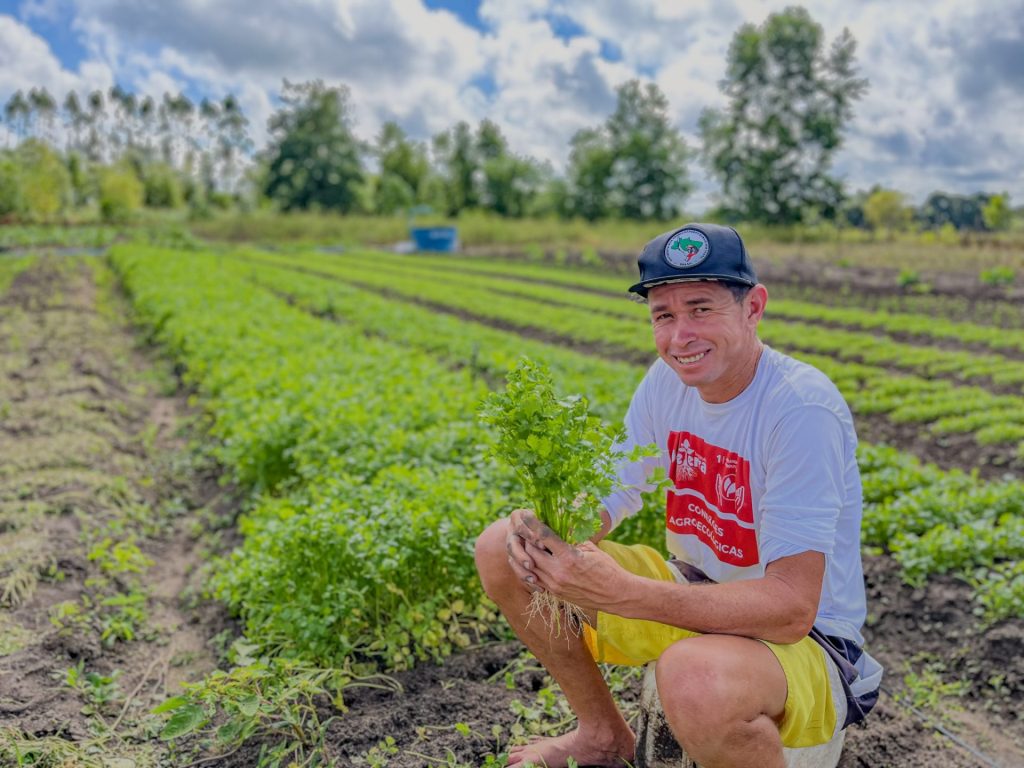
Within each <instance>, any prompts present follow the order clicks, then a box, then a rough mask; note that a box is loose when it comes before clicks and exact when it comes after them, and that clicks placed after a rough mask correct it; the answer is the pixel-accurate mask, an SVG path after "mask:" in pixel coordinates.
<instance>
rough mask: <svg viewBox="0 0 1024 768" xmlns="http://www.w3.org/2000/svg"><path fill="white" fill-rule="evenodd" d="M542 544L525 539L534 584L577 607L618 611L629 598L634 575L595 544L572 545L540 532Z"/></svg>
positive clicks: (610, 611)
mask: <svg viewBox="0 0 1024 768" xmlns="http://www.w3.org/2000/svg"><path fill="white" fill-rule="evenodd" d="M541 542H542V543H543V546H542V547H538V546H535V545H534V544H533V543H531V542H527V543H526V551H527V553H528V554H529V555H530V558H531V559H532V560H533V568H532V571H533V573H534V575H535V576H536V579H537V582H536V585H537V586H538V587H541V588H543V589H546V590H547V591H548V592H550V593H551V594H553V595H555V596H556V597H559V598H561V599H563V600H566V601H568V602H570V603H574V604H575V605H578V606H579V607H580V608H585V609H591V610H602V611H605V612H606V613H617V612H618V611H617V610H615V609H616V606H617V605H619V604H622V603H624V602H627V601H628V594H629V590H630V588H631V586H632V581H633V579H634V578H635V577H634V576H633V575H632V574H630V573H629V572H628V571H626V570H625V569H624V568H623V567H622V566H620V565H619V564H618V563H617V562H615V560H614V559H613V558H612V557H611V556H610V555H608V554H606V553H605V552H602V551H601V549H600V548H598V546H597V545H596V544H594V543H593V542H590V541H586V542H584V543H582V544H579V545H577V546H575V547H574V546H571V545H570V544H567V543H566V542H564V541H563V540H562V539H560V538H558V537H557V536H555V535H553V534H552V535H550V536H542V538H541Z"/></svg>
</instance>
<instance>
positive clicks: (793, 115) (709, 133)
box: [700, 7, 867, 224]
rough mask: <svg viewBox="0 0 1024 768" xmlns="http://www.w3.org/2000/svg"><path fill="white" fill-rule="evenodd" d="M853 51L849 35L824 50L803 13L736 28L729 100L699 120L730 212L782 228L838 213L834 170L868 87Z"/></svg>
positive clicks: (820, 34)
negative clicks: (808, 215)
mask: <svg viewBox="0 0 1024 768" xmlns="http://www.w3.org/2000/svg"><path fill="white" fill-rule="evenodd" d="M855 48H856V42H855V41H854V38H853V35H851V34H850V32H849V31H848V30H845V29H844V30H843V31H842V33H840V35H839V36H838V37H837V38H836V39H835V40H834V41H833V42H832V44H831V46H830V47H829V48H828V49H827V50H826V47H825V34H824V31H823V30H822V28H821V26H820V25H819V24H818V23H817V22H815V21H814V19H812V18H811V16H810V14H809V13H808V12H807V11H806V10H805V9H804V8H801V7H790V8H786V9H785V10H783V11H780V12H778V13H773V14H771V15H769V16H768V18H767V19H766V20H765V21H764V23H763V24H761V25H760V26H754V25H753V24H744V25H743V26H741V27H740V28H739V30H738V31H737V32H736V34H735V35H734V37H733V39H732V43H731V45H730V47H729V53H728V57H727V62H726V74H725V79H724V80H723V81H722V83H721V87H722V91H723V93H724V94H725V95H726V97H727V98H728V104H727V105H726V106H725V107H724V108H723V109H708V110H705V111H704V112H703V114H702V115H701V117H700V133H701V137H702V140H703V152H704V160H705V162H706V163H707V165H708V167H709V169H710V170H711V172H712V173H713V174H714V175H715V176H716V177H717V178H718V179H719V180H720V181H721V183H722V198H723V199H722V202H723V207H724V208H725V209H726V210H728V211H731V212H733V213H734V214H736V215H739V216H741V217H743V218H746V219H750V220H756V221H763V222H769V223H780V224H791V223H795V222H798V221H800V220H801V219H802V217H803V216H804V214H805V212H806V211H808V210H809V209H810V210H816V211H817V212H818V213H819V214H822V215H825V216H826V217H828V216H832V215H834V214H835V212H836V211H837V209H838V207H839V204H840V202H841V198H842V189H841V186H840V184H839V182H838V181H837V180H836V179H835V178H833V177H832V176H830V175H829V170H830V166H831V163H832V159H833V157H834V155H835V153H836V151H837V150H838V149H839V148H840V146H841V145H842V138H843V130H844V128H845V127H846V125H847V124H848V123H849V121H850V119H851V118H852V116H853V103H854V101H856V100H857V99H858V98H860V96H861V95H862V94H863V93H864V91H865V89H866V88H867V81H866V80H864V79H862V78H860V77H858V76H857V73H856V66H855V61H854V50H855Z"/></svg>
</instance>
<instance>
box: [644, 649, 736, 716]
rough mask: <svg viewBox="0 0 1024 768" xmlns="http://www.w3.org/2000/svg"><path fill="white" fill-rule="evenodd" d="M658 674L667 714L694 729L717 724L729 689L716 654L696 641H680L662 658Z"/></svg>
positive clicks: (660, 693) (663, 654)
mask: <svg viewBox="0 0 1024 768" xmlns="http://www.w3.org/2000/svg"><path fill="white" fill-rule="evenodd" d="M655 673H656V676H657V681H658V697H659V698H660V699H661V705H662V707H663V708H664V710H665V712H666V713H671V714H673V715H675V716H676V718H678V719H680V720H681V721H684V722H686V723H687V724H688V725H690V726H692V727H694V728H702V727H707V726H710V725H712V724H713V722H712V721H713V720H714V718H715V716H716V714H717V713H718V712H720V711H721V710H720V708H719V706H718V701H719V700H720V699H721V698H722V697H723V696H724V695H725V692H726V688H727V687H728V681H727V680H725V679H724V678H723V670H722V669H721V668H720V666H719V665H718V664H716V663H715V659H714V656H713V654H710V653H708V652H707V651H706V650H704V649H702V648H701V647H700V645H699V644H697V643H693V642H692V639H687V640H680V641H678V642H676V643H674V644H673V645H671V646H669V647H668V648H667V649H665V651H664V652H663V653H662V654H661V656H660V657H659V658H658V662H657V665H656V667H655ZM676 718H672V719H676Z"/></svg>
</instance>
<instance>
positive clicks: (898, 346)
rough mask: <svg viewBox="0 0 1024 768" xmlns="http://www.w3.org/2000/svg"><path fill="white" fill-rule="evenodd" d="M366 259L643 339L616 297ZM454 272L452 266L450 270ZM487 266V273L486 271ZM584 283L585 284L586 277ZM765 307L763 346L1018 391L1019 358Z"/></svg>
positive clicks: (634, 310)
mask: <svg viewBox="0 0 1024 768" xmlns="http://www.w3.org/2000/svg"><path fill="white" fill-rule="evenodd" d="M373 258H374V261H373V263H374V265H375V266H376V267H380V266H387V267H388V273H389V274H390V273H392V271H393V270H399V271H401V273H402V274H403V275H405V276H407V277H412V276H414V275H415V276H418V277H421V278H422V279H424V280H432V281H443V282H444V283H445V284H447V285H450V286H456V287H460V288H463V289H465V290H472V289H478V290H481V291H485V292H487V293H494V294H498V295H501V296H510V297H516V298H519V299H522V300H525V301H543V302H550V303H554V304H555V305H558V306H565V307H573V308H579V309H581V310H584V311H588V312H596V313H599V314H605V315H612V316H616V317H626V318H635V319H637V320H642V321H644V326H645V333H646V325H647V321H648V316H647V308H646V306H644V305H641V304H637V303H636V302H632V301H627V300H625V298H626V297H625V294H624V293H622V295H621V298H620V300H615V299H614V298H612V297H610V296H605V295H598V294H595V293H588V292H581V291H576V290H566V289H565V287H559V286H554V285H547V284H539V283H536V282H523V281H521V280H516V279H511V278H509V277H508V275H505V276H502V275H501V274H500V273H496V272H488V273H487V274H473V273H470V274H465V273H460V272H459V271H456V270H453V265H452V262H451V260H449V261H448V262H447V264H448V267H447V268H446V269H441V270H438V268H437V267H435V266H433V263H434V262H433V261H431V262H425V263H421V262H417V261H411V260H410V259H409V257H403V256H394V255H391V254H385V255H384V256H383V257H379V256H378V255H376V254H374V257H373ZM353 260H357V263H358V265H359V266H365V264H366V262H367V259H366V255H365V254H364V255H359V254H354V255H353V256H352V257H346V256H334V257H328V258H326V259H325V258H324V257H323V256H319V255H315V256H311V257H306V256H303V258H302V263H303V264H306V263H307V262H309V263H312V264H320V265H323V266H326V267H327V268H328V269H331V268H334V269H337V267H338V265H340V264H344V265H345V266H346V267H349V268H350V269H349V271H348V273H349V274H351V269H352V268H355V266H356V265H355V264H353ZM455 266H456V267H457V265H455ZM490 266H491V267H492V269H493V267H494V265H493V264H492V265H490ZM529 274H530V275H532V276H536V275H537V274H539V270H538V269H537V268H536V267H534V268H533V269H532V270H531V271H530V273H529ZM602 279H603V278H602ZM590 280H591V281H593V278H590ZM620 282H624V281H620ZM769 308H770V313H769V319H766V320H765V321H764V322H762V324H761V328H760V333H761V336H762V338H763V339H764V340H765V341H766V342H768V343H769V344H772V345H773V346H776V347H779V348H780V349H785V350H787V351H803V352H809V353H812V354H821V355H828V356H830V357H836V358H838V359H840V360H852V361H857V362H863V363H867V364H869V365H887V366H895V367H897V368H899V369H901V370H907V371H909V372H912V373H915V374H917V375H922V376H946V377H950V378H954V379H958V380H963V381H975V382H979V383H986V382H989V381H991V382H992V383H994V384H996V385H999V386H1003V387H1011V388H1014V389H1016V390H1020V388H1021V387H1022V386H1024V363H1022V362H1021V361H1019V360H1014V359H1009V358H1006V357H1004V356H1002V355H998V354H982V353H978V352H975V351H970V350H964V349H959V350H958V349H944V348H940V347H934V346H920V345H915V344H909V343H904V342H899V341H894V340H893V339H891V338H887V337H884V336H878V335H876V334H874V333H867V332H860V331H854V330H849V329H847V328H844V327H831V326H822V325H817V324H813V323H812V321H814V320H820V319H824V318H826V317H827V316H828V315H829V313H831V312H832V310H831V309H830V308H828V307H821V306H818V307H816V306H815V305H810V304H805V303H803V304H799V305H794V304H792V303H786V302H779V306H777V305H776V302H771V303H770V304H769ZM835 314H837V315H838V314H843V315H845V316H846V317H848V318H851V317H852V316H853V315H854V314H855V313H854V312H853V311H852V310H844V311H840V312H836V313H835ZM860 314H861V315H863V318H864V322H863V325H865V326H867V327H870V328H874V329H880V330H892V329H886V328H885V324H884V323H880V322H875V323H872V322H871V315H870V313H860ZM778 318H782V319H781V320H780V319H778ZM909 320H910V321H911V322H912V323H913V324H914V327H922V328H923V327H928V323H929V322H934V320H933V319H932V318H925V317H913V316H909ZM965 327H966V328H968V329H973V330H974V331H976V332H977V331H981V332H985V333H988V334H993V335H994V336H995V337H997V338H999V339H1002V340H1003V341H1004V342H1005V341H1006V339H1007V338H1008V337H1010V338H1012V336H1013V332H1007V331H1002V330H997V329H992V328H983V327H981V326H965ZM897 330H898V329H897ZM1019 335H1020V337H1021V338H1020V343H1021V349H1022V350H1024V334H1019Z"/></svg>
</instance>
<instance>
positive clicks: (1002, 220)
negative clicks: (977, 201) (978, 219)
mask: <svg viewBox="0 0 1024 768" xmlns="http://www.w3.org/2000/svg"><path fill="white" fill-rule="evenodd" d="M981 216H982V218H983V219H984V220H985V226H986V227H988V228H989V229H991V230H995V231H996V232H999V231H1002V230H1004V229H1009V228H1010V222H1011V221H1012V220H1013V210H1012V209H1011V208H1010V196H1009V195H1007V194H1005V193H1004V194H1001V195H992V197H990V198H989V201H988V203H986V205H985V207H984V208H983V209H982V211H981Z"/></svg>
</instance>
